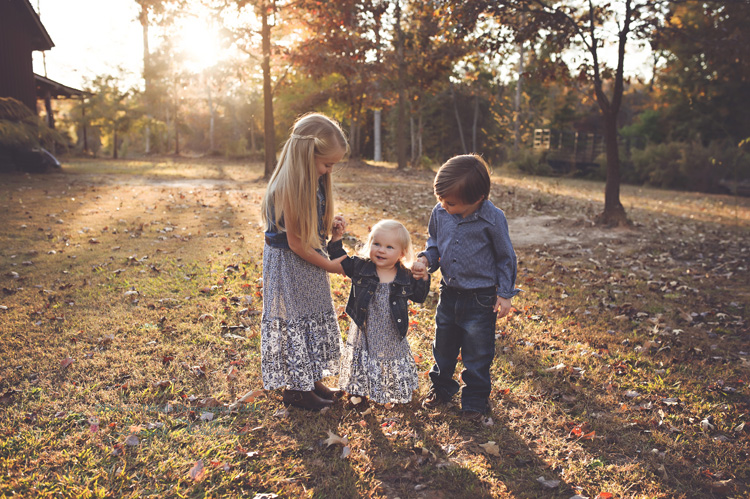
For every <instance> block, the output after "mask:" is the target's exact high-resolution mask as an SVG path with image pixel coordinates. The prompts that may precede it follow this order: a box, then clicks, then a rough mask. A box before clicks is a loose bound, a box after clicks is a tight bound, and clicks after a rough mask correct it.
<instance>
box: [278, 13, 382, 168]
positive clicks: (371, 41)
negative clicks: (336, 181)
mask: <svg viewBox="0 0 750 499" xmlns="http://www.w3.org/2000/svg"><path fill="white" fill-rule="evenodd" d="M385 7H386V2H381V1H379V0H337V1H331V2H319V1H316V0H301V1H299V2H297V3H296V4H295V12H296V14H295V18H296V20H298V21H299V22H300V24H301V25H300V34H301V36H302V38H303V40H302V42H300V43H299V44H298V45H297V46H296V47H294V49H293V50H292V53H291V56H292V61H293V62H294V64H295V66H296V67H298V68H300V69H303V70H304V71H305V72H306V73H307V74H309V75H310V76H311V77H312V78H314V79H315V80H317V81H322V80H323V79H328V80H329V84H330V83H331V82H330V79H329V76H331V75H335V78H334V82H333V84H332V85H330V86H328V87H327V88H326V89H325V90H326V93H327V94H328V96H329V97H330V98H332V99H335V100H341V101H344V102H345V103H346V106H347V108H348V118H349V143H350V146H351V157H353V158H358V157H359V156H360V154H361V151H360V146H361V142H362V140H361V137H360V130H361V128H362V121H363V119H364V110H365V109H367V108H369V107H370V106H371V105H372V104H373V103H374V102H375V99H376V94H377V91H376V88H377V84H378V80H379V78H380V77H381V76H380V75H381V74H382V67H381V65H380V64H379V62H378V57H377V56H376V53H377V52H378V50H379V47H378V46H377V41H378V36H376V35H378V33H377V29H378V26H379V25H380V24H381V19H382V16H383V14H384V12H385Z"/></svg>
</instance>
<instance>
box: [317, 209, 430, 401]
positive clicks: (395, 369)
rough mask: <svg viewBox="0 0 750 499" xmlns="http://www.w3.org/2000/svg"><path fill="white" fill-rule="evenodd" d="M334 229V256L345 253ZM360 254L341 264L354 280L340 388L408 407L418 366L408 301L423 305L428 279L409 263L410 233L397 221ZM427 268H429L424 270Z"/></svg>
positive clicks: (376, 230) (376, 233)
mask: <svg viewBox="0 0 750 499" xmlns="http://www.w3.org/2000/svg"><path fill="white" fill-rule="evenodd" d="M339 232H341V231H340V230H335V231H334V235H333V238H332V240H331V242H330V243H329V244H328V248H329V252H330V254H331V256H332V257H338V256H340V255H342V254H345V253H344V250H343V247H342V244H341V241H340V238H341V235H340V234H339ZM360 255H361V256H354V257H347V258H345V259H344V260H343V261H342V262H341V266H342V268H343V269H344V273H345V274H346V275H347V276H349V277H351V279H352V288H351V291H350V293H349V301H348V303H347V306H346V313H347V314H348V315H349V317H350V318H351V320H352V323H351V326H350V328H349V333H348V335H347V340H346V345H345V347H344V353H343V355H342V361H341V374H340V376H339V387H340V388H341V389H342V390H344V391H346V392H348V393H351V394H353V395H358V396H362V397H367V398H368V399H370V400H371V401H373V402H375V403H378V404H387V403H407V402H409V401H410V400H411V397H412V392H413V391H414V390H415V389H416V388H417V385H418V381H417V368H416V365H415V364H414V358H413V357H412V354H411V349H410V348H409V343H408V341H407V339H406V332H407V330H408V328H409V306H408V302H409V300H411V301H415V302H420V303H421V302H424V300H425V299H426V298H427V294H428V293H429V290H430V281H429V275H428V274H427V273H426V272H423V274H424V278H423V279H416V278H415V277H414V276H413V275H412V272H411V270H409V269H408V268H407V265H408V264H409V263H411V261H412V260H413V259H414V252H413V250H412V245H411V237H410V236H409V231H408V230H406V227H404V226H403V224H401V223H400V222H397V221H396V220H381V221H380V222H378V223H377V224H375V226H374V227H373V228H372V230H371V232H370V235H369V236H368V238H367V243H366V244H365V246H364V248H363V249H362V251H361V252H360ZM423 270H424V269H423Z"/></svg>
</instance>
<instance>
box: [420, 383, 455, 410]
mask: <svg viewBox="0 0 750 499" xmlns="http://www.w3.org/2000/svg"><path fill="white" fill-rule="evenodd" d="M449 400H450V398H448V397H446V396H445V395H442V394H441V393H440V392H438V391H437V390H435V388H434V387H433V388H430V391H429V392H427V395H425V397H424V398H423V399H422V407H423V408H425V409H436V408H438V407H440V406H441V405H445V404H447V403H448V401H449Z"/></svg>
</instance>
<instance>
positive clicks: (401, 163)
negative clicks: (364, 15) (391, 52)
mask: <svg viewBox="0 0 750 499" xmlns="http://www.w3.org/2000/svg"><path fill="white" fill-rule="evenodd" d="M395 14H396V21H395V26H396V55H397V57H398V59H397V60H398V107H397V113H398V114H397V116H396V161H397V163H398V169H399V170H403V169H405V168H406V137H405V136H404V120H405V118H406V116H405V115H406V95H405V94H406V90H405V89H404V81H403V78H404V74H405V69H406V64H405V62H404V32H403V30H402V29H401V2H400V1H398V0H397V1H396V11H395Z"/></svg>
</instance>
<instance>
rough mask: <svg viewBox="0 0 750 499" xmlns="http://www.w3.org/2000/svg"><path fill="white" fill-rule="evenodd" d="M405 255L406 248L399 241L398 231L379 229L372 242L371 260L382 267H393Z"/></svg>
mask: <svg viewBox="0 0 750 499" xmlns="http://www.w3.org/2000/svg"><path fill="white" fill-rule="evenodd" d="M403 256H404V250H403V248H402V247H401V243H399V241H398V237H397V236H396V231H394V230H379V231H377V232H376V233H375V234H374V235H373V238H372V243H371V244H370V260H372V261H373V262H374V263H375V266H376V267H378V268H381V269H392V268H393V267H394V266H395V265H396V262H398V261H399V260H400V259H401V257H403Z"/></svg>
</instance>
